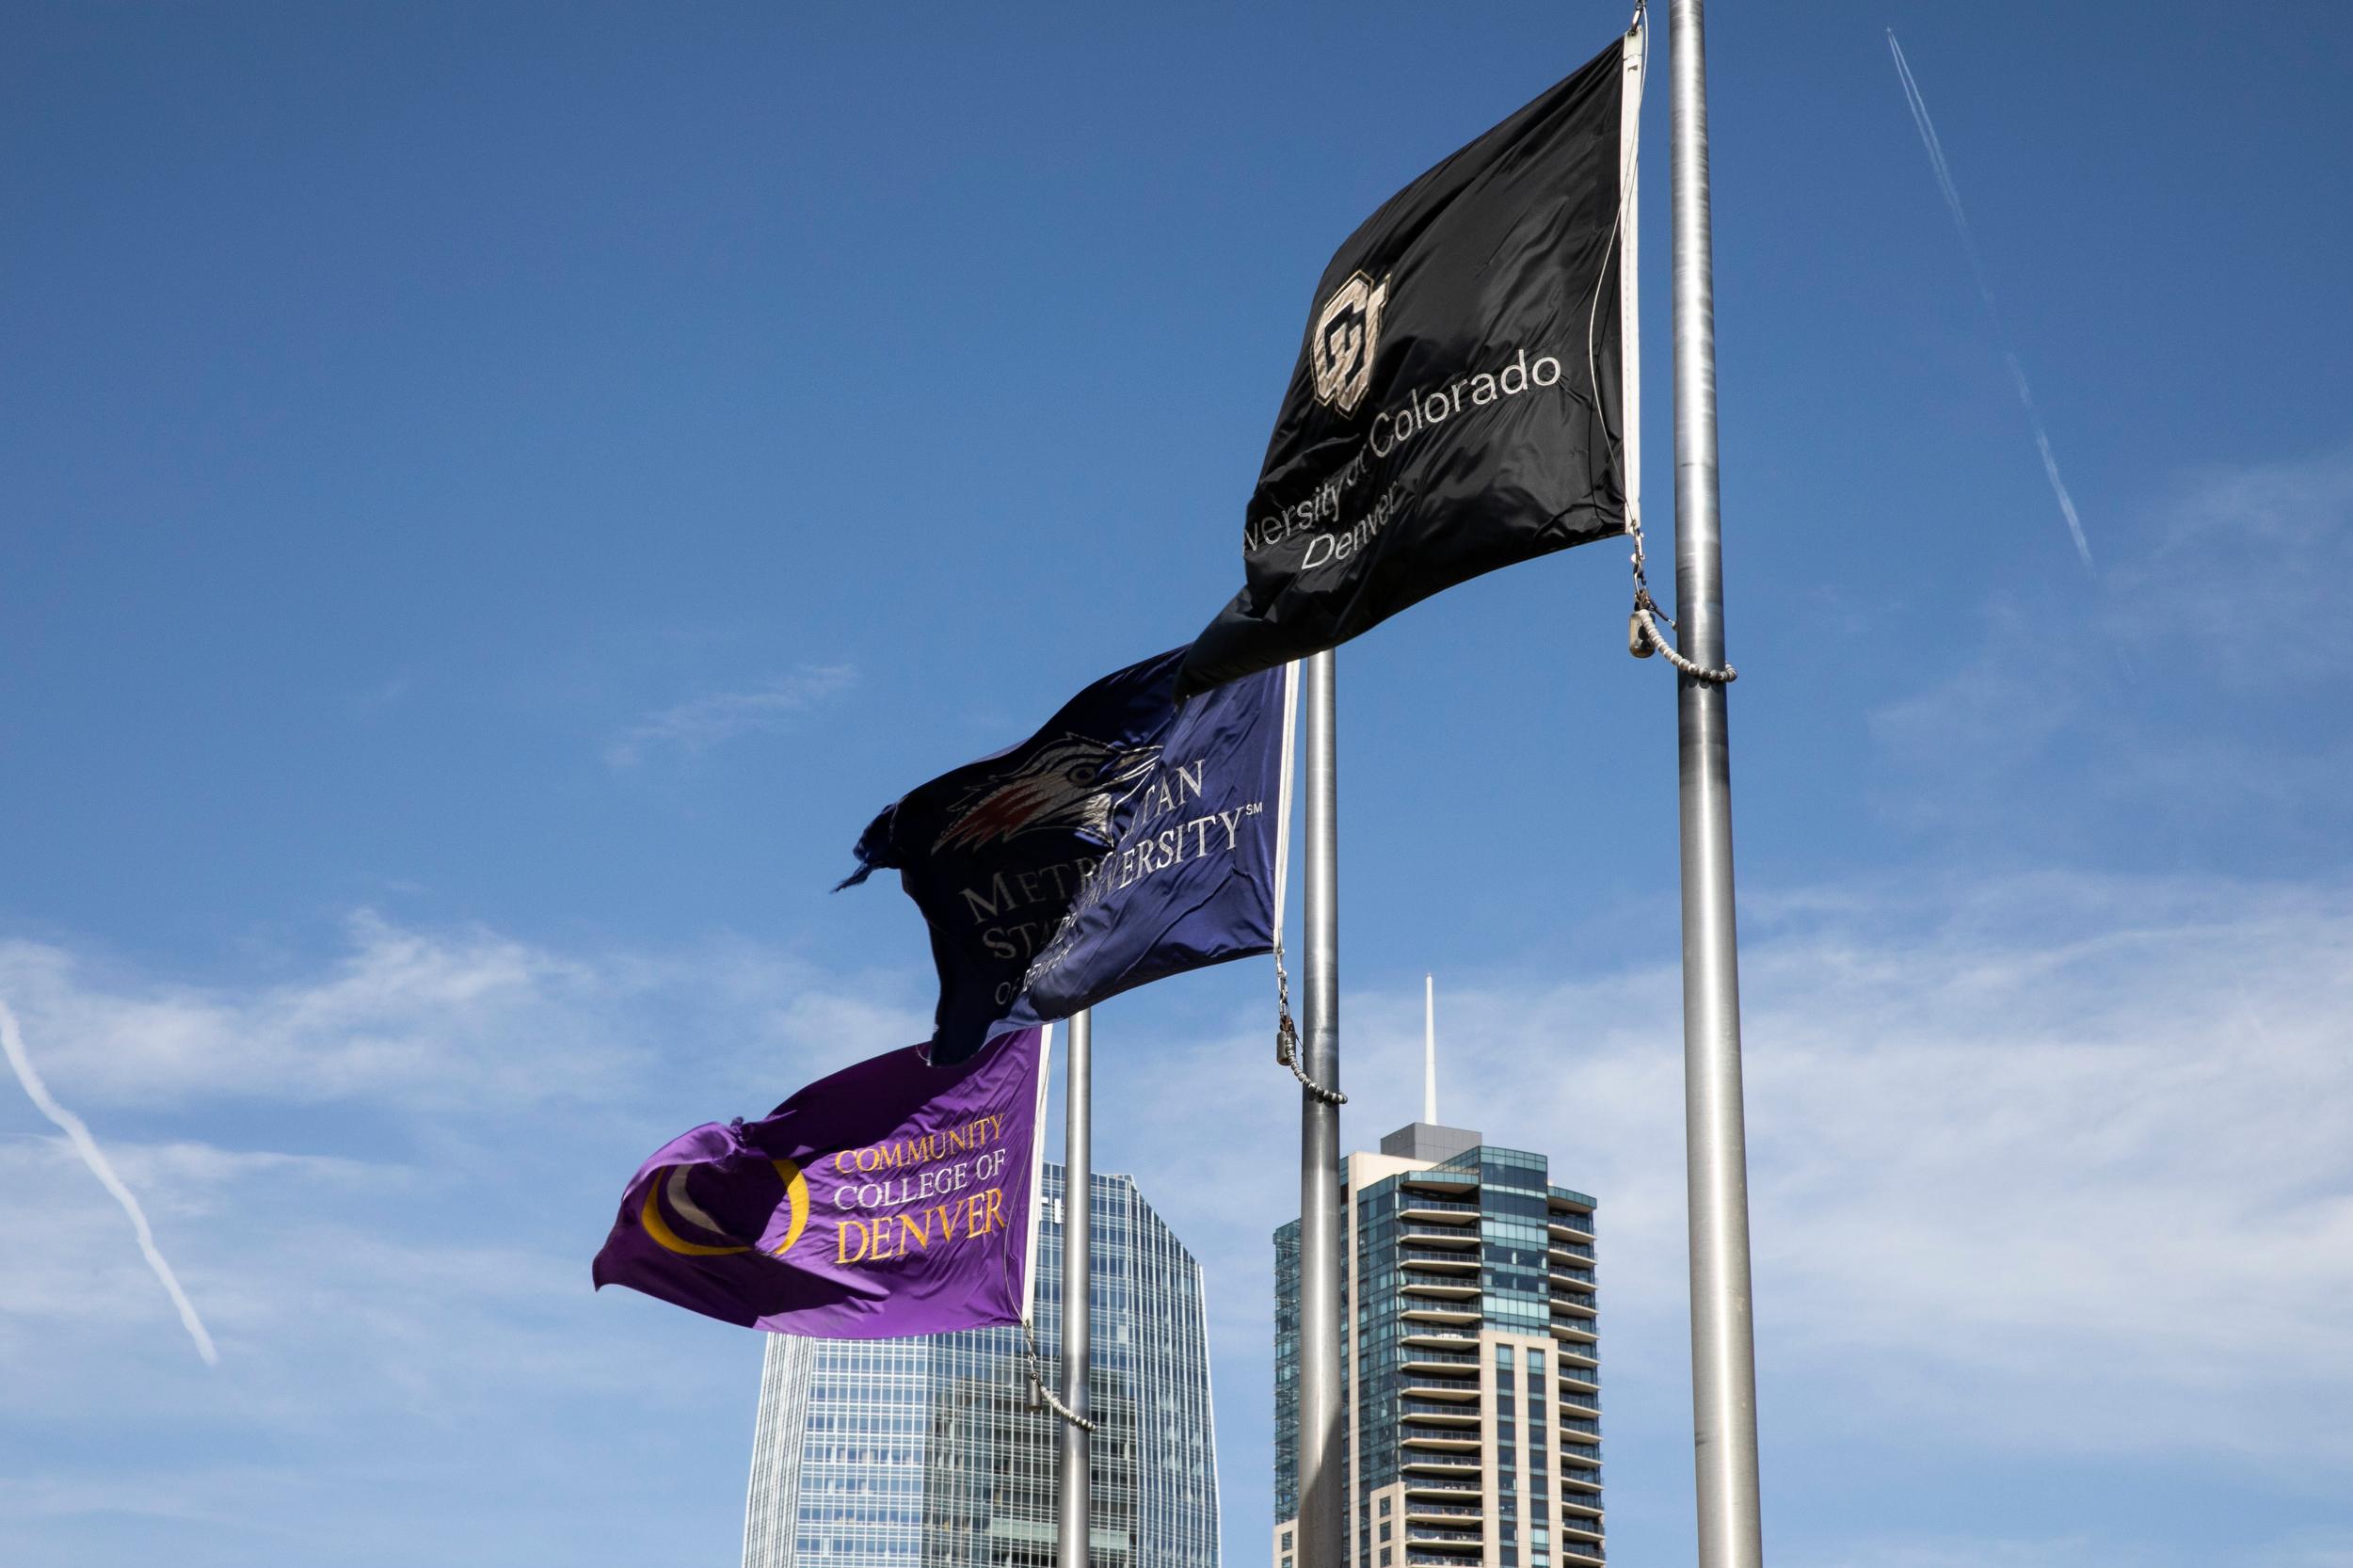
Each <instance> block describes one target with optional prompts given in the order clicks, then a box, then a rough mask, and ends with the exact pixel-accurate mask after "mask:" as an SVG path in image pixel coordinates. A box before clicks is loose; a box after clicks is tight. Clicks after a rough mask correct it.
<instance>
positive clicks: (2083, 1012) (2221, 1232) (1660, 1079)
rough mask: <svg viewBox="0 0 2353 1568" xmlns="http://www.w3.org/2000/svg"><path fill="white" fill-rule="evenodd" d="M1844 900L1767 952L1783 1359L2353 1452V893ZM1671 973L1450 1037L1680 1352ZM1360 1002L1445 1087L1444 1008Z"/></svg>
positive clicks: (1760, 1081)
mask: <svg viewBox="0 0 2353 1568" xmlns="http://www.w3.org/2000/svg"><path fill="white" fill-rule="evenodd" d="M1838 904H1839V901H1836V900H1831V901H1822V902H1821V903H1820V904H1818V905H1817V912H1815V913H1810V914H1805V915H1802V916H1799V917H1796V918H1795V919H1794V920H1792V921H1791V922H1790V923H1788V924H1786V925H1785V926H1784V928H1783V929H1780V930H1777V931H1767V932H1765V933H1764V934H1763V936H1761V938H1753V939H1752V942H1751V944H1750V946H1749V949H1748V952H1747V953H1746V955H1745V966H1744V974H1743V991H1744V1005H1745V1011H1746V1035H1747V1068H1748V1106H1749V1135H1750V1140H1751V1158H1752V1167H1753V1174H1752V1180H1753V1206H1754V1212H1755V1256H1756V1272H1757V1310H1758V1316H1759V1322H1760V1325H1761V1330H1760V1332H1761V1334H1762V1336H1763V1337H1764V1345H1765V1349H1764V1362H1765V1365H1766V1368H1767V1370H1768V1373H1769V1374H1770V1373H1771V1372H1772V1371H1773V1370H1774V1369H1775V1368H1781V1369H1785V1370H1787V1371H1790V1372H1793V1373H1794V1372H1796V1371H1798V1370H1800V1369H1802V1370H1803V1371H1804V1372H1805V1373H1806V1374H1807V1375H1808V1377H1809V1378H1812V1379H1814V1380H1816V1381H1817V1386H1821V1387H1835V1386H1838V1385H1841V1384H1853V1383H1856V1382H1861V1383H1866V1384H1867V1383H1869V1382H1872V1381H1874V1380H1879V1379H1887V1378H1894V1379H1898V1380H1901V1381H1903V1382H1905V1383H1906V1384H1907V1386H1909V1387H1913V1388H1915V1389H1916V1390H1918V1392H1917V1394H1916V1395H1915V1396H1914V1397H1915V1398H1916V1399H1918V1400H1925V1401H1927V1402H1928V1403H1929V1405H1930V1406H1932V1407H1933V1415H1934V1416H1935V1418H1936V1419H1937V1420H1938V1421H1939V1422H1940V1423H1941V1424H1943V1426H1944V1427H1945V1431H1946V1432H1947V1433H1948V1434H1950V1435H1952V1436H1954V1437H1959V1438H1963V1439H1966V1440H1969V1441H1974V1442H1977V1443H1980V1444H1984V1445H1989V1446H1993V1447H1999V1448H2013V1449H2014V1448H2026V1449H2041V1450H2052V1449H2064V1448H2076V1449H2085V1450H2093V1451H2100V1452H2107V1453H2116V1452H2141V1451H2147V1450H2153V1449H2170V1450H2176V1451H2184V1452H2201V1453H2207V1454H2219V1453H2232V1454H2237V1455H2240V1456H2242V1457H2249V1458H2260V1459H2261V1460H2262V1461H2263V1462H2265V1463H2266V1464H2284V1465H2290V1466H2295V1465H2308V1464H2335V1465H2343V1464H2346V1463H2353V1432H2346V1431H2345V1430H2344V1429H2343V1427H2342V1423H2341V1422H2340V1421H2339V1420H2338V1419H2337V1418H2336V1414H2335V1413H2336V1412H2338V1411H2340V1410H2342V1409H2343V1408H2345V1404H2346V1403H2347V1402H2348V1401H2353V1318H2348V1317H2347V1315H2346V1314H2345V1311H2344V1307H2343V1304H2344V1302H2345V1301H2346V1300H2347V1299H2353V1141H2348V1140H2347V1139H2346V1138H2345V1135H2344V1129H2345V1128H2346V1127H2348V1126H2353V1022H2349V1021H2348V1020H2353V957H2348V956H2347V955H2348V954H2353V897H2348V896H2346V895H2345V894H2342V893H2315V892H2312V891H2307V890H2299V889H2296V888H2279V887H2266V886H2256V885H2246V884H2233V883H2223V882H2211V883H2198V882H2189V883H2167V882H2153V881H2147V880H2139V879H2122V878H2120V879H2102V878H2090V877H2072V876H2057V875H2052V876H2043V877H2036V878H2028V879H2022V880H2018V881H2012V882H1996V883H1991V884H1978V885H1975V886H1971V885H1961V884H1946V885H1945V886H1942V887H1940V888H1936V889H1935V891H1934V897H1933V902H1932V903H1931V902H1930V901H1929V899H1927V898H1922V897H1912V898H1907V897H1906V896H1904V895H1902V894H1901V893H1898V892H1896V891H1893V890H1889V889H1881V890H1879V891H1878V892H1877V893H1876V895H1875V896H1873V897H1871V898H1868V899H1867V900H1865V901H1863V906H1864V908H1865V909H1866V910H1867V911H1868V912H1867V913H1865V914H1848V913H1845V912H1843V911H1841V910H1840V908H1839V907H1838ZM1757 923H1759V924H1762V923H1763V922H1757ZM1674 987H1675V977H1674V975H1673V972H1672V971H1670V970H1667V969H1664V968H1661V969H1658V970H1655V971H1652V972H1650V973H1647V974H1641V973H1634V974H1627V975H1623V976H1619V977H1615V978H1609V979H1605V980H1601V981H1598V982H1593V983H1587V984H1567V985H1561V986H1556V987H1549V988H1531V987H1528V986H1525V985H1519V984H1508V983H1507V984H1498V985H1496V986H1493V987H1491V988H1487V989H1473V990H1469V991H1465V990H1463V989H1461V988H1459V987H1458V989H1457V990H1456V991H1455V993H1454V994H1453V995H1452V996H1451V997H1450V999H1449V1004H1448V1009H1447V1011H1448V1016H1449V1019H1450V1020H1452V1023H1451V1027H1450V1030H1449V1045H1448V1047H1447V1048H1446V1052H1445V1056H1446V1060H1445V1062H1444V1064H1443V1065H1442V1073H1443V1075H1444V1076H1445V1077H1446V1079H1447V1080H1449V1084H1460V1085H1463V1086H1464V1087H1454V1088H1448V1089H1446V1090H1444V1091H1443V1093H1444V1094H1445V1096H1446V1097H1447V1098H1449V1099H1450V1100H1451V1102H1452V1111H1451V1113H1452V1114H1456V1115H1460V1116H1461V1117H1462V1118H1463V1119H1465V1120H1466V1121H1470V1122H1471V1123H1472V1124H1473V1125H1477V1126H1479V1127H1481V1129H1482V1130H1483V1131H1485V1132H1486V1133H1487V1134H1488V1136H1489V1137H1490V1138H1491V1139H1494V1140H1496V1141H1499V1142H1503V1143H1507V1144H1511V1143H1518V1144H1522V1145H1523V1146H1527V1147H1531V1148H1537V1149H1545V1150H1547V1151H1550V1152H1553V1153H1554V1155H1555V1170H1556V1179H1559V1180H1563V1181H1567V1182H1572V1183H1575V1184H1577V1185H1579V1186H1584V1185H1587V1183H1588V1182H1590V1183H1591V1184H1592V1188H1593V1191H1595V1192H1597V1193H1600V1194H1602V1195H1603V1197H1604V1200H1605V1202H1604V1209H1603V1216H1604V1221H1605V1224H1606V1227H1607V1234H1608V1237H1609V1246H1608V1248H1607V1253H1606V1256H1607V1259H1608V1262H1607V1267H1606V1270H1605V1274H1606V1278H1607V1281H1608V1304H1609V1306H1610V1307H1611V1308H1612V1309H1614V1316H1615V1319H1616V1322H1617V1323H1619V1324H1624V1325H1626V1327H1627V1330H1628V1331H1630V1332H1627V1333H1625V1334H1620V1331H1619V1330H1618V1329H1616V1328H1615V1327H1614V1326H1613V1329H1612V1334H1613V1336H1619V1337H1620V1338H1621V1341H1622V1342H1621V1345H1620V1346H1619V1348H1620V1349H1621V1350H1625V1349H1629V1348H1630V1349H1634V1350H1635V1351H1636V1352H1637V1353H1638V1354H1657V1355H1660V1356H1664V1357H1666V1358H1667V1359H1668V1360H1670V1361H1671V1362H1672V1361H1673V1360H1674V1359H1675V1358H1678V1357H1679V1356H1680V1355H1681V1354H1682V1346H1681V1345H1680V1343H1679V1340H1678V1338H1677V1336H1676V1335H1675V1334H1674V1333H1673V1332H1660V1331H1661V1330H1665V1329H1667V1328H1668V1327H1669V1325H1671V1324H1673V1323H1675V1322H1677V1321H1678V1313H1677V1307H1678V1304H1679V1299H1680V1297H1681V1294H1682V1290H1683V1284H1682V1278H1683V1268H1684V1262H1683V1256H1682V1245H1683V1231H1682V1224H1681V1196H1682V1193H1681V1186H1682V1180H1683V1172H1682V1158H1681V1147H1682V1117H1681V1100H1680V1095H1681V1080H1680V1070H1681V1065H1680V1035H1679V1031H1678V1029H1677V1026H1676V1024H1675V1022H1674V1020H1675V1019H1676V1017H1677V1012H1676V1008H1675V989H1674ZM1361 1011H1367V1012H1370V1013H1371V1014H1372V1015H1373V1016H1376V1017H1380V1018H1383V1019H1385V1027H1384V1028H1381V1029H1379V1030H1377V1031H1376V1032H1374V1033H1373V1037H1372V1038H1371V1039H1369V1040H1368V1039H1367V1038H1366V1037H1365V1033H1364V1032H1358V1033H1357V1034H1356V1036H1355V1037H1354V1039H1353V1042H1352V1056H1353V1059H1354V1061H1355V1062H1357V1063H1364V1064H1365V1068H1357V1067H1354V1066H1352V1076H1353V1077H1357V1078H1359V1080H1361V1076H1362V1074H1363V1072H1364V1071H1365V1070H1366V1069H1369V1073H1370V1075H1371V1076H1373V1077H1374V1078H1375V1079H1377V1080H1384V1081H1386V1082H1388V1083H1391V1084H1394V1085H1399V1086H1403V1087H1407V1088H1410V1086H1411V1084H1412V1083H1413V1080H1414V1074H1413V1062H1412V1057H1413V1054H1414V1048H1415V1045H1416V1042H1415V1041H1414V1040H1413V1038H1412V1029H1411V1021H1410V1012H1411V1010H1410V1008H1408V1007H1406V1006H1404V1005H1402V1004H1401V1002H1400V1004H1398V1005H1375V1006H1373V1007H1369V1008H1365V1009H1361ZM1368 1058H1369V1061H1368V1060H1367V1059H1368ZM1506 1083H1508V1084H1510V1085H1512V1090H1511V1092H1510V1093H1509V1094H1508V1095H1501V1094H1495V1093H1481V1092H1480V1090H1479V1089H1478V1088H1477V1087H1474V1086H1479V1085H1486V1084H1506ZM1394 1097H1396V1098H1397V1100H1398V1111H1399V1112H1401V1113H1400V1114H1399V1115H1398V1116H1397V1120H1399V1121H1401V1120H1403V1119H1404V1115H1405V1114H1409V1113H1410V1109H1409V1107H1408V1106H1407V1105H1406V1104H1405V1098H1406V1096H1402V1095H1399V1096H1394ZM1373 1130H1374V1129H1373V1128H1368V1127H1367V1126H1365V1124H1364V1122H1363V1121H1361V1120H1359V1121H1357V1122H1356V1123H1355V1125H1354V1128H1353V1135H1352V1140H1351V1141H1352V1143H1355V1144H1361V1143H1363V1142H1364V1141H1365V1139H1366V1135H1367V1134H1369V1132H1371V1131H1373ZM1629 1339H1630V1340H1632V1341H1633V1342H1634V1343H1633V1344H1632V1345H1630V1346H1629V1345H1628V1344H1626V1343H1625V1340H1629ZM1645 1339H1648V1340H1650V1341H1651V1343H1649V1344H1648V1345H1647V1346H1645V1345H1644V1344H1643V1343H1642V1342H1643V1341H1644V1340H1645ZM1825 1380H1826V1381H1825ZM1841 1403H1842V1401H1840V1400H1825V1401H1824V1402H1823V1403H1822V1405H1821V1406H1820V1407H1819V1410H1818V1411H1817V1415H1818V1414H1822V1413H1826V1412H1830V1411H1835V1410H1837V1409H1839V1408H1841ZM1846 1408H1848V1409H1849V1410H1850V1411H1851V1414H1850V1415H1849V1416H1840V1417H1837V1419H1839V1420H1851V1421H1853V1422H1858V1423H1862V1424H1865V1425H1869V1424H1871V1423H1872V1422H1873V1421H1874V1420H1875V1419H1881V1420H1895V1421H1899V1422H1902V1423H1904V1424H1907V1425H1909V1424H1910V1423H1912V1422H1914V1421H1917V1420H1918V1419H1920V1418H1921V1417H1922V1416H1923V1414H1924V1412H1923V1410H1922V1408H1921V1406H1920V1404H1918V1403H1910V1404H1907V1405H1906V1406H1904V1407H1903V1408H1902V1409H1901V1410H1891V1409H1889V1408H1887V1407H1886V1406H1885V1405H1884V1403H1882V1402H1880V1401H1875V1400H1857V1401H1853V1402H1852V1403H1851V1404H1849V1405H1847V1406H1846ZM1875 1412H1876V1413H1878V1414H1877V1415H1875V1414H1874V1413H1875ZM2185 1417H2187V1418H2185Z"/></svg>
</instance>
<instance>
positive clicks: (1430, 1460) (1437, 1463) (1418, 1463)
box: [1398, 1453, 1479, 1492]
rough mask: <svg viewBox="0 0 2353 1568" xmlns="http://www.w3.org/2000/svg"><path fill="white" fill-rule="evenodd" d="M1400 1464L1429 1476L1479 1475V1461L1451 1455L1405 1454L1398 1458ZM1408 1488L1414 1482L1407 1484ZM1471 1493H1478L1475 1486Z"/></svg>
mask: <svg viewBox="0 0 2353 1568" xmlns="http://www.w3.org/2000/svg"><path fill="white" fill-rule="evenodd" d="M1398 1463H1399V1464H1400V1465H1401V1467H1403V1468H1405V1469H1408V1470H1419V1471H1421V1472H1422V1473H1423V1474H1424V1475H1429V1476H1470V1477H1476V1476H1478V1474H1479V1461H1477V1460H1475V1459H1469V1458H1465V1457H1461V1456H1458V1455H1455V1454H1450V1453H1405V1454H1401V1455H1400V1456H1399V1457H1398ZM1406 1484H1407V1485H1408V1486H1411V1485H1413V1484H1414V1483H1413V1482H1412V1481H1408V1482H1406ZM1469 1490H1471V1491H1474V1492H1475V1491H1477V1490H1478V1488H1477V1487H1476V1486H1473V1487H1471V1488H1469Z"/></svg>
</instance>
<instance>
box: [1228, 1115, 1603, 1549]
mask: <svg viewBox="0 0 2353 1568" xmlns="http://www.w3.org/2000/svg"><path fill="white" fill-rule="evenodd" d="M1430 1097H1431V1098H1433V1099H1434V1097H1435V1096H1434V1094H1432V1095H1431V1096H1430ZM1427 1114H1429V1115H1431V1116H1432V1118H1433V1119H1432V1120H1429V1121H1419V1122H1415V1123H1413V1124H1411V1125H1410V1126H1407V1127H1404V1128H1400V1129H1399V1130H1398V1131H1396V1132H1393V1133H1391V1134H1389V1135H1388V1136H1387V1137H1385V1138H1384V1139H1382V1140H1381V1152H1380V1153H1378V1154H1366V1153H1357V1154H1352V1155H1350V1156H1349V1157H1348V1161H1347V1167H1346V1171H1345V1173H1344V1175H1345V1181H1344V1184H1343V1185H1344V1192H1343V1199H1344V1202H1345V1204H1346V1206H1347V1222H1348V1223H1347V1224H1345V1225H1344V1226H1343V1227H1342V1230H1343V1234H1345V1235H1346V1236H1347V1237H1348V1259H1347V1274H1346V1280H1347V1286H1346V1288H1344V1290H1343V1291H1342V1293H1341V1304H1342V1309H1343V1313H1344V1315H1345V1318H1346V1322H1345V1323H1344V1324H1343V1329H1342V1335H1341V1339H1340V1343H1341V1346H1342V1352H1341V1353H1342V1356H1343V1357H1344V1361H1345V1368H1346V1373H1347V1382H1346V1386H1345V1389H1344V1399H1345V1403H1344V1407H1343V1412H1342V1425H1343V1430H1344V1432H1345V1433H1346V1437H1347V1455H1346V1463H1347V1466H1348V1471H1347V1474H1348V1485H1347V1492H1346V1496H1348V1498H1349V1509H1350V1520H1349V1531H1348V1548H1349V1549H1348V1563H1349V1568H1407V1565H1409V1564H1411V1565H1415V1568H1589V1565H1592V1564H1597V1563H1599V1562H1600V1561H1601V1560H1602V1512H1601V1369H1600V1351H1601V1343H1600V1338H1599V1336H1598V1334H1597V1332H1596V1328H1595V1322H1596V1320H1595V1316H1594V1305H1593V1207H1594V1205H1593V1199H1592V1198H1590V1197H1588V1196H1586V1195H1585V1194H1584V1193H1582V1192H1571V1191H1570V1190H1569V1189H1567V1188H1565V1187H1555V1186H1553V1185H1552V1184H1551V1177H1550V1172H1549V1170H1548V1167H1547V1163H1546V1161H1545V1157H1544V1156H1543V1155H1540V1154H1527V1153H1523V1152H1522V1151H1520V1150H1518V1149H1506V1148H1497V1147H1495V1146H1493V1145H1491V1144H1485V1143H1484V1142H1482V1141H1481V1137H1480V1135H1479V1134H1478V1133H1476V1132H1471V1131H1467V1130H1465V1129H1463V1128H1450V1127H1440V1126H1437V1125H1435V1122H1434V1116H1435V1112H1434V1109H1433V1111H1431V1112H1427ZM1274 1314H1275V1317H1274V1361H1275V1368H1274V1428H1275V1436H1274V1444H1275V1480H1274V1514H1275V1525H1274V1539H1273V1563H1274V1568H1296V1565H1297V1559H1296V1555H1295V1553H1294V1551H1293V1543H1294V1541H1295V1540H1296V1537H1297V1519H1298V1515H1299V1406H1298V1389H1299V1224H1298V1222H1296V1221H1293V1222H1292V1223H1291V1224H1288V1225H1285V1226H1284V1227H1283V1228H1282V1229H1280V1230H1278V1231H1276V1232H1275V1233H1274Z"/></svg>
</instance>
